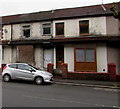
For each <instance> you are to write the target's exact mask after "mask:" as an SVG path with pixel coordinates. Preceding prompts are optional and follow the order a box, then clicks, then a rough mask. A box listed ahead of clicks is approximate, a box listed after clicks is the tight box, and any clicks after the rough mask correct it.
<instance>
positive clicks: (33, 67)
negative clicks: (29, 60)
mask: <svg viewBox="0 0 120 109" xmlns="http://www.w3.org/2000/svg"><path fill="white" fill-rule="evenodd" d="M28 65H29V66H30V67H32V68H34V69H35V70H40V69H38V68H36V67H34V66H32V65H30V64H28Z"/></svg>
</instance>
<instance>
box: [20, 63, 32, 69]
mask: <svg viewBox="0 0 120 109" xmlns="http://www.w3.org/2000/svg"><path fill="white" fill-rule="evenodd" d="M18 69H21V70H29V69H30V67H29V66H28V65H23V64H18Z"/></svg>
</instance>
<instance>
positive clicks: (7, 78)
mask: <svg viewBox="0 0 120 109" xmlns="http://www.w3.org/2000/svg"><path fill="white" fill-rule="evenodd" d="M10 80H11V77H10V75H8V74H7V75H5V76H4V77H3V81H4V82H9V81H10Z"/></svg>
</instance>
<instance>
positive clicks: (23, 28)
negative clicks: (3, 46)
mask: <svg viewBox="0 0 120 109" xmlns="http://www.w3.org/2000/svg"><path fill="white" fill-rule="evenodd" d="M25 26H26V27H25ZM27 26H29V27H27ZM25 30H29V37H26V36H27V35H24V31H25ZM22 36H23V38H30V37H31V24H24V25H22Z"/></svg>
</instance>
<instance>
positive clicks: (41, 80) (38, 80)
mask: <svg viewBox="0 0 120 109" xmlns="http://www.w3.org/2000/svg"><path fill="white" fill-rule="evenodd" d="M35 83H36V84H37V85H40V84H42V83H43V79H42V78H41V77H36V78H35Z"/></svg>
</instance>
